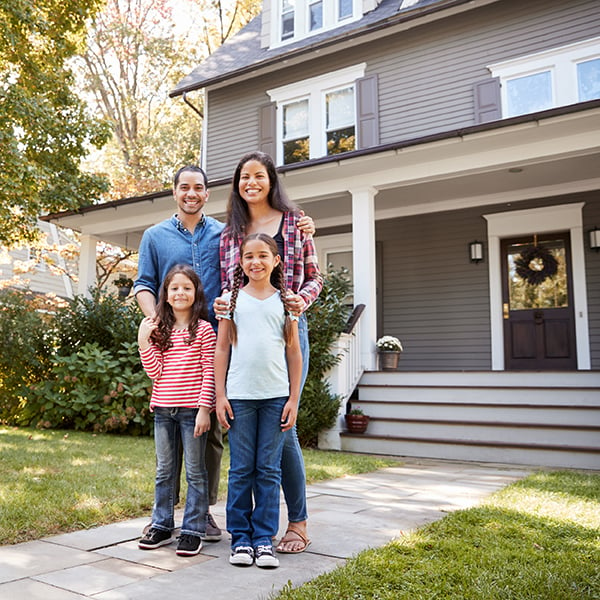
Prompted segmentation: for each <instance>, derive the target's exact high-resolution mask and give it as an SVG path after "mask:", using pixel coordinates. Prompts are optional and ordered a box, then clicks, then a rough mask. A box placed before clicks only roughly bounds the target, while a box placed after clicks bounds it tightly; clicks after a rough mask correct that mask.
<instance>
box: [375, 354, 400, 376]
mask: <svg viewBox="0 0 600 600" xmlns="http://www.w3.org/2000/svg"><path fill="white" fill-rule="evenodd" d="M400 354H401V353H400V352H396V351H394V350H386V351H381V352H379V368H380V369H381V370H382V371H395V370H396V369H397V368H398V361H399V360H400Z"/></svg>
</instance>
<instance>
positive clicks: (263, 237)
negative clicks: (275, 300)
mask: <svg viewBox="0 0 600 600" xmlns="http://www.w3.org/2000/svg"><path fill="white" fill-rule="evenodd" d="M252 240H260V241H261V242H264V243H265V244H266V245H267V246H268V247H269V250H270V251H271V253H272V254H273V256H278V255H279V250H278V249H277V242H276V241H275V240H274V239H273V238H272V237H271V236H270V235H267V234H266V233H251V234H250V235H247V236H246V237H245V238H244V239H243V241H242V244H241V245H240V262H239V263H238V264H237V265H236V267H235V270H234V272H233V287H232V289H231V298H230V300H229V315H230V327H229V343H230V344H231V345H232V346H235V344H236V343H237V328H236V326H235V321H234V319H233V313H234V312H235V307H236V304H237V299H238V295H239V292H240V288H241V287H242V285H244V284H245V283H247V277H246V276H245V274H244V270H243V269H242V263H241V260H242V256H243V255H244V247H245V246H246V244H247V243H248V242H250V241H252ZM271 275H275V278H273V277H271V281H277V284H278V289H279V296H280V298H281V303H282V304H283V314H284V315H285V320H284V323H283V339H284V340H285V343H286V345H288V346H289V345H290V344H291V343H292V319H291V316H290V313H289V311H288V309H287V307H286V305H285V302H284V299H285V296H286V289H285V277H284V274H283V263H282V261H279V264H278V265H277V266H276V267H275V268H274V269H273V273H272V274H271Z"/></svg>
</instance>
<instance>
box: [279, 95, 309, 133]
mask: <svg viewBox="0 0 600 600" xmlns="http://www.w3.org/2000/svg"><path fill="white" fill-rule="evenodd" d="M307 135H308V100H299V101H298V102H291V103H290V104H284V105H283V139H284V140H288V139H294V138H299V137H306V136H307Z"/></svg>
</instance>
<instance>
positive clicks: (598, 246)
mask: <svg viewBox="0 0 600 600" xmlns="http://www.w3.org/2000/svg"><path fill="white" fill-rule="evenodd" d="M590 248H591V249H592V250H595V251H596V252H598V251H599V250H600V229H598V228H597V227H594V229H592V230H590Z"/></svg>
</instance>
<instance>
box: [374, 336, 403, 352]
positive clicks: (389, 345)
mask: <svg viewBox="0 0 600 600" xmlns="http://www.w3.org/2000/svg"><path fill="white" fill-rule="evenodd" d="M377 350H382V351H384V352H402V344H401V343H400V340H399V339H398V338H395V337H393V336H391V335H384V336H383V337H381V338H379V339H378V340H377Z"/></svg>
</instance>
